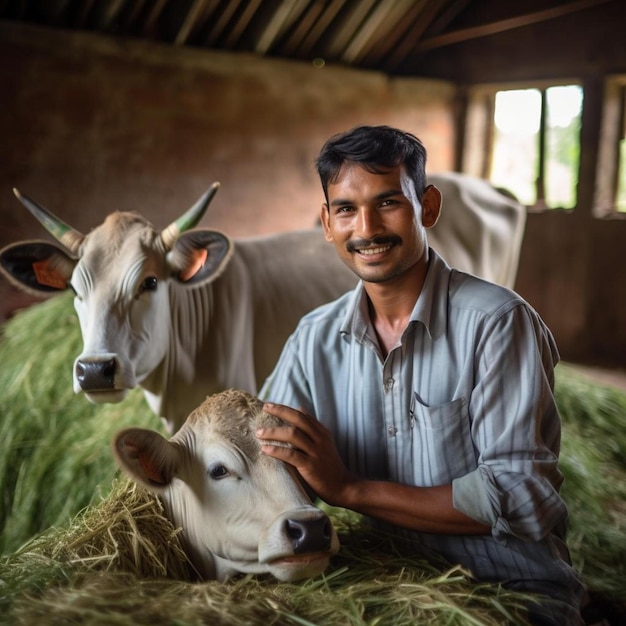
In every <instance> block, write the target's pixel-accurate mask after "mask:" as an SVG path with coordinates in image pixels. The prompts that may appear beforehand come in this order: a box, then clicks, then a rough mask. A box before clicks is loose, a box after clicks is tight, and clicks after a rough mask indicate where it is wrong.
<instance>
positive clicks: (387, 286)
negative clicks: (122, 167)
mask: <svg viewBox="0 0 626 626" xmlns="http://www.w3.org/2000/svg"><path fill="white" fill-rule="evenodd" d="M425 162H426V152H425V149H424V147H423V145H422V144H421V142H420V141H419V140H418V139H417V138H415V137H414V136H413V135H411V134H409V133H405V132H401V131H399V130H396V129H393V128H389V127H386V126H379V127H367V126H361V127H357V128H354V129H352V130H351V131H348V132H347V133H344V134H341V135H337V136H335V137H332V138H331V139H330V140H329V141H328V142H327V143H326V145H325V146H324V147H323V149H322V151H321V153H320V156H319V157H318V160H317V169H318V173H319V175H320V178H321V182H322V187H323V189H324V194H325V199H326V202H325V203H324V204H323V206H322V210H321V220H322V225H323V228H324V233H325V237H326V239H327V241H329V242H331V243H333V244H334V246H335V249H336V252H337V254H338V255H339V256H340V258H341V259H342V260H343V261H344V262H345V263H346V265H348V267H350V268H351V269H352V270H353V271H354V273H355V274H356V275H357V276H358V277H359V278H360V279H361V280H360V282H359V284H358V286H357V287H356V289H355V290H354V291H352V292H350V293H348V294H346V295H344V296H343V297H341V298H339V299H338V300H336V301H335V302H332V303H330V304H328V305H325V306H322V307H321V308H319V309H317V310H315V311H313V312H312V313H310V314H308V315H307V316H305V317H304V318H303V319H302V320H301V322H300V324H299V326H298V328H297V329H296V331H295V332H294V334H293V335H292V336H291V337H290V339H289V340H288V342H287V344H286V345H285V348H284V350H283V353H282V355H281V358H280V360H279V362H278V364H277V366H276V368H275V370H274V372H273V373H272V375H271V376H270V377H269V378H268V380H267V381H266V383H265V385H264V388H263V389H262V390H261V394H260V395H261V397H263V398H265V399H267V400H268V401H270V402H271V404H269V403H268V404H267V405H266V410H267V411H268V412H270V413H273V414H274V415H276V416H278V417H280V418H282V419H283V420H285V421H286V422H287V423H288V424H289V426H285V427H282V428H272V429H265V430H263V431H259V432H258V433H257V436H258V437H259V439H260V440H261V441H262V443H264V442H265V443H264V445H263V452H264V453H265V454H268V455H270V456H273V457H276V458H278V459H281V460H283V461H285V462H287V463H290V464H291V465H293V466H294V467H295V468H296V470H297V471H298V472H299V473H300V475H301V476H302V478H303V479H304V481H305V482H306V483H307V484H308V485H309V487H310V488H311V489H312V490H313V491H314V492H315V493H316V494H317V495H318V496H319V497H320V498H321V499H322V500H324V501H326V502H328V503H329V504H331V505H335V506H340V507H344V508H348V509H351V510H354V511H357V512H359V513H361V514H364V515H366V516H369V517H370V518H372V519H373V521H374V522H375V523H377V524H379V525H384V526H386V527H391V528H392V529H393V530H394V532H395V533H397V535H398V536H400V537H402V538H404V539H408V540H410V541H412V542H415V543H416V544H417V545H418V546H419V547H420V549H422V550H426V551H431V550H434V551H435V552H436V553H438V554H440V555H441V556H443V557H445V558H446V559H447V560H448V561H450V562H452V563H461V564H462V565H464V566H465V567H467V568H468V569H470V570H471V571H472V573H473V575H474V576H475V577H476V578H477V579H480V580H491V581H501V582H503V583H505V584H506V585H507V586H509V587H510V588H514V589H519V590H527V591H536V592H539V593H542V594H545V595H546V596H549V598H550V600H549V601H546V602H541V603H537V604H533V605H532V607H531V609H530V610H529V612H530V618H531V620H532V621H533V622H534V623H536V624H559V625H560V626H562V625H564V624H580V623H582V622H581V620H580V617H579V610H578V607H579V601H580V596H581V592H582V589H581V585H580V582H579V580H578V577H577V575H576V573H575V572H574V570H573V569H572V568H571V566H570V565H569V556H568V551H567V547H566V545H565V532H566V523H567V510H566V507H565V504H564V503H563V501H562V499H561V498H560V496H559V493H558V492H559V487H560V485H561V482H562V475H561V473H560V471H559V469H558V466H557V462H558V453H559V443H560V418H559V415H558V412H557V408H556V406H555V403H554V397H553V383H554V373H553V368H554V365H555V364H556V362H557V361H558V352H557V349H556V346H555V343H554V340H553V338H552V335H551V333H550V331H549V330H548V329H547V328H546V326H545V325H544V324H543V322H542V320H541V319H540V318H539V316H538V315H537V313H536V312H535V311H534V310H532V308H531V307H530V306H529V305H528V304H527V303H526V302H525V301H524V300H522V299H521V298H520V297H519V296H518V295H517V294H515V293H513V292H511V291H509V290H507V289H505V288H503V287H500V286H497V285H493V284H491V283H487V282H485V281H482V280H480V279H478V278H476V277H474V276H471V275H468V274H464V273H462V272H459V271H456V270H454V269H450V267H448V265H447V264H446V263H445V262H444V261H443V259H442V258H441V257H440V256H439V255H438V254H437V253H436V252H435V251H434V250H432V249H429V247H428V242H427V236H426V229H428V228H430V227H432V226H434V224H435V223H436V222H437V219H438V217H439V211H440V206H441V194H440V192H439V191H438V190H437V189H436V188H435V187H433V186H432V185H427V184H426V177H425ZM313 416H315V418H314V417H313ZM270 440H274V441H278V442H285V443H288V444H290V445H291V446H292V447H285V446H280V445H271V443H270Z"/></svg>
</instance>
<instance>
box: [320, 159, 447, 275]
mask: <svg viewBox="0 0 626 626" xmlns="http://www.w3.org/2000/svg"><path fill="white" fill-rule="evenodd" d="M433 189H434V188H431V187H429V188H427V191H426V192H425V196H424V198H423V202H424V210H423V208H422V206H421V205H420V203H419V201H418V199H417V194H416V193H415V189H414V185H413V183H412V182H411V181H410V179H409V178H408V176H406V174H405V173H404V169H403V168H402V166H397V167H395V168H393V169H390V170H388V171H386V172H384V173H381V174H374V173H372V172H369V171H367V170H366V169H364V168H363V167H362V166H361V165H358V164H356V163H346V164H344V165H343V167H342V168H341V171H340V173H339V176H338V177H337V180H336V181H335V182H333V183H331V184H329V185H328V205H326V204H324V205H323V207H322V211H321V219H322V224H323V226H324V234H325V237H326V240H327V241H329V242H332V243H333V244H334V245H335V249H336V250H337V254H338V255H339V257H340V258H341V259H342V260H343V262H344V263H345V264H346V265H347V266H348V267H349V268H350V269H351V270H352V271H353V272H354V273H355V274H356V275H357V276H358V277H359V278H361V279H362V280H364V281H366V282H372V283H382V282H386V281H389V280H392V279H394V278H396V277H398V276H401V275H403V274H405V273H406V272H408V271H410V270H411V269H412V268H413V267H415V266H416V265H417V264H418V262H420V261H423V262H425V261H426V260H427V249H428V241H427V237H426V228H430V226H433V225H434V223H435V222H436V221H437V218H438V216H439V202H438V200H439V197H437V202H435V201H431V200H432V198H431V196H432V193H433V191H432V190H433ZM435 205H436V209H435Z"/></svg>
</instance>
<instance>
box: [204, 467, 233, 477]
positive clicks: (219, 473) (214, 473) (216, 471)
mask: <svg viewBox="0 0 626 626" xmlns="http://www.w3.org/2000/svg"><path fill="white" fill-rule="evenodd" d="M208 474H209V476H210V477H211V478H212V479H213V480H220V479H221V478H226V476H228V474H229V471H228V470H227V469H226V468H225V467H224V466H223V465H219V464H217V465H213V466H212V467H210V468H209V471H208Z"/></svg>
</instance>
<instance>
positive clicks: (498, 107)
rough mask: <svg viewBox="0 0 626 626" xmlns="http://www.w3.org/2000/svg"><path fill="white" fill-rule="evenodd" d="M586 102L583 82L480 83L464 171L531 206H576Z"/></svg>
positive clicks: (471, 107)
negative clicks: (501, 85) (502, 85)
mask: <svg viewBox="0 0 626 626" xmlns="http://www.w3.org/2000/svg"><path fill="white" fill-rule="evenodd" d="M582 103H583V92H582V88H581V87H580V85H573V84H570V85H553V86H545V87H532V88H523V89H518V88H515V89H513V88H510V89H504V88H503V89H497V88H495V87H490V88H487V89H486V88H478V89H477V90H476V92H475V93H473V94H471V96H470V100H469V103H468V117H467V121H468V124H467V131H468V132H467V133H466V155H465V156H466V158H465V159H464V165H463V169H464V171H467V172H470V173H473V174H475V175H477V176H481V177H483V178H488V179H489V180H491V181H492V182H493V183H494V185H496V186H498V187H504V188H506V189H508V190H509V191H511V192H512V193H513V194H514V195H515V196H516V197H517V198H518V199H519V200H520V201H521V202H522V203H524V204H526V205H527V206H531V207H536V208H541V209H542V208H565V209H572V208H574V207H575V206H576V202H577V194H576V191H577V184H578V166H579V161H580V125H581V114H582ZM480 144H482V145H480Z"/></svg>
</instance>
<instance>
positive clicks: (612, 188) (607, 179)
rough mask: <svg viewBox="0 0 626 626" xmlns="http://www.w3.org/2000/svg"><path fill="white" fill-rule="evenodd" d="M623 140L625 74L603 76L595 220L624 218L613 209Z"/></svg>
mask: <svg viewBox="0 0 626 626" xmlns="http://www.w3.org/2000/svg"><path fill="white" fill-rule="evenodd" d="M623 139H626V75H625V74H616V75H611V76H607V77H606V78H605V82H604V91H603V97H602V119H601V126H600V138H599V144H598V158H597V164H596V173H595V179H596V182H595V189H594V196H593V208H592V211H593V215H594V216H595V217H599V218H607V217H617V218H619V219H626V212H624V211H618V207H617V194H618V189H619V169H620V142H621V141H622V140H623ZM623 166H625V167H626V164H624V165H623Z"/></svg>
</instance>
